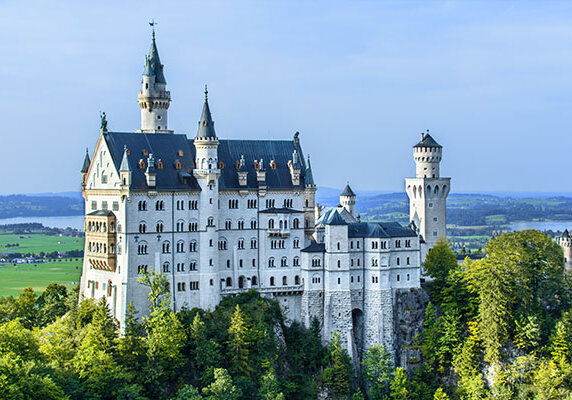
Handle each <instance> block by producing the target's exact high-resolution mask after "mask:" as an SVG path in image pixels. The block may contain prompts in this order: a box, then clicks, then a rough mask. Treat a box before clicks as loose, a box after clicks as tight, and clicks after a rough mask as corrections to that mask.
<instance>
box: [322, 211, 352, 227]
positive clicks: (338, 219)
mask: <svg viewBox="0 0 572 400" xmlns="http://www.w3.org/2000/svg"><path fill="white" fill-rule="evenodd" d="M323 224H324V225H347V224H348V223H347V222H346V221H344V219H343V218H342V216H341V215H340V213H339V212H338V211H337V210H336V211H334V212H332V213H330V215H329V216H328V218H326V219H325V220H324V221H323Z"/></svg>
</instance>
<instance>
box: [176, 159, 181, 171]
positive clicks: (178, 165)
mask: <svg viewBox="0 0 572 400" xmlns="http://www.w3.org/2000/svg"><path fill="white" fill-rule="evenodd" d="M175 169H181V162H180V161H179V160H177V161H175Z"/></svg>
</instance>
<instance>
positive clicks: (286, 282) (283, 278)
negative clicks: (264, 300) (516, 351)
mask: <svg viewBox="0 0 572 400" xmlns="http://www.w3.org/2000/svg"><path fill="white" fill-rule="evenodd" d="M282 286H288V278H287V277H285V276H283V277H282Z"/></svg>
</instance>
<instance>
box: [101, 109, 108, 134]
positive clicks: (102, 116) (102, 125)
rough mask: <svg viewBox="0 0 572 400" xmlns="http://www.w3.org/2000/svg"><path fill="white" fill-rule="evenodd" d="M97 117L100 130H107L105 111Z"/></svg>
mask: <svg viewBox="0 0 572 400" xmlns="http://www.w3.org/2000/svg"><path fill="white" fill-rule="evenodd" d="M99 117H100V118H101V131H102V132H107V117H106V115H105V111H104V112H102V113H101V114H100V115H99Z"/></svg>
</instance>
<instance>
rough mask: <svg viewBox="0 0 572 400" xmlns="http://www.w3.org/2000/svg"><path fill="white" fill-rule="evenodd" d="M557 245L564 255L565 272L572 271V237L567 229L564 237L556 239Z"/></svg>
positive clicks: (563, 234)
mask: <svg viewBox="0 0 572 400" xmlns="http://www.w3.org/2000/svg"><path fill="white" fill-rule="evenodd" d="M556 243H558V244H559V245H560V247H562V251H563V253H564V270H565V271H572V237H570V233H569V232H568V229H565V230H564V232H563V233H562V236H559V237H556Z"/></svg>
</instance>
